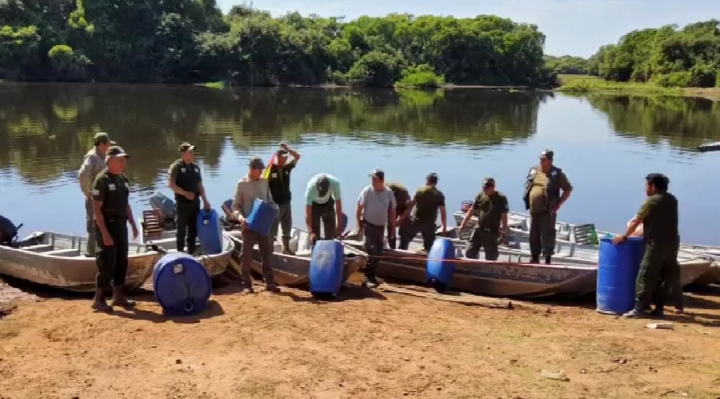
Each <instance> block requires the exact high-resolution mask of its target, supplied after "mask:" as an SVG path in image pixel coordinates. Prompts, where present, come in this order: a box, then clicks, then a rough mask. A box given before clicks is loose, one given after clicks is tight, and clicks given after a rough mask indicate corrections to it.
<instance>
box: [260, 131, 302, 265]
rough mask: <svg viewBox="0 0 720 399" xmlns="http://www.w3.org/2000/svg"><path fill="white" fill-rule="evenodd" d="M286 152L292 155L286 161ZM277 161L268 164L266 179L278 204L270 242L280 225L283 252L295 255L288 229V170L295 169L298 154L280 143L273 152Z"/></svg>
mask: <svg viewBox="0 0 720 399" xmlns="http://www.w3.org/2000/svg"><path fill="white" fill-rule="evenodd" d="M288 154H290V155H292V157H293V159H292V161H290V162H288V161H287V157H288ZM275 156H276V158H277V161H276V163H275V165H272V166H270V171H269V172H270V173H269V174H268V177H267V181H268V185H269V186H270V193H271V194H272V197H273V200H274V201H275V203H276V204H277V205H278V210H279V214H278V217H277V218H276V219H275V222H274V223H273V225H272V230H271V232H270V237H271V240H272V242H275V240H276V239H277V234H278V230H279V228H280V227H282V234H283V236H282V243H283V253H284V254H288V255H295V254H294V253H293V252H292V251H291V250H290V229H291V228H292V204H291V203H290V200H291V199H292V193H291V192H290V172H292V170H293V169H295V166H297V163H298V161H300V154H298V153H297V152H295V151H294V150H292V149H290V148H289V147H288V146H287V144H280V150H278V151H277V153H275Z"/></svg>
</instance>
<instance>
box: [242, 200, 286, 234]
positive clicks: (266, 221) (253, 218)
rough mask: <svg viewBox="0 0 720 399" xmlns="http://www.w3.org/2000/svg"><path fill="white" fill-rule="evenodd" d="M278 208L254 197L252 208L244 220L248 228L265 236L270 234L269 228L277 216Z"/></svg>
mask: <svg viewBox="0 0 720 399" xmlns="http://www.w3.org/2000/svg"><path fill="white" fill-rule="evenodd" d="M278 213H279V211H278V208H277V206H273V205H270V204H268V203H267V202H265V201H263V200H261V199H256V200H255V202H253V207H252V210H251V211H250V215H248V217H247V219H246V222H247V224H248V227H249V228H250V230H252V231H254V232H256V233H258V234H260V235H263V236H267V235H270V228H272V225H273V222H275V219H276V218H277V217H278Z"/></svg>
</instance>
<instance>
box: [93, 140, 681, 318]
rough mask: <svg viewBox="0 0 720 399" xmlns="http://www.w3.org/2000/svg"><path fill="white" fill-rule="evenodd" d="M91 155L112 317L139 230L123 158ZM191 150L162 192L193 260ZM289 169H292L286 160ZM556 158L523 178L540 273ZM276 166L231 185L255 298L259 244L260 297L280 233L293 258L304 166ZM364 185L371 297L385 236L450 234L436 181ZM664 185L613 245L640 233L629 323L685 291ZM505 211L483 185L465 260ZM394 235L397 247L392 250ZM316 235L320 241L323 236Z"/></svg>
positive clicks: (548, 254) (489, 249)
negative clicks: (274, 213)
mask: <svg viewBox="0 0 720 399" xmlns="http://www.w3.org/2000/svg"><path fill="white" fill-rule="evenodd" d="M94 141H95V142H94V148H93V149H92V150H90V151H89V152H88V153H87V155H86V156H85V159H84V162H83V165H82V167H81V169H80V173H79V175H80V184H81V188H82V191H83V193H84V195H85V197H86V204H85V205H86V206H85V208H86V212H87V216H86V218H87V230H88V233H89V235H90V239H89V243H88V248H87V256H95V257H96V259H97V264H98V275H97V281H96V285H97V287H96V295H95V299H94V301H93V307H94V308H95V309H98V310H108V309H110V306H108V305H107V303H106V302H105V299H104V290H105V289H106V288H107V287H108V286H110V285H111V283H112V286H113V302H112V304H113V305H118V306H126V307H128V306H134V302H133V301H131V300H129V299H127V298H126V297H125V296H124V295H123V293H122V286H123V284H124V281H125V274H126V272H127V247H128V243H127V223H128V222H129V223H130V225H131V227H132V231H133V236H134V237H137V235H138V229H137V226H136V223H135V220H134V218H133V216H132V209H131V208H130V205H129V203H128V195H129V187H128V184H129V182H128V180H127V177H125V175H124V174H123V171H124V168H125V163H126V159H127V158H129V155H128V154H127V153H125V151H124V150H123V149H122V148H120V147H118V146H117V145H116V143H115V142H113V141H111V140H110V137H109V136H108V134H107V133H98V134H96V135H95V139H94ZM194 150H195V146H193V145H191V144H189V143H183V144H182V145H181V146H180V148H179V151H180V159H178V160H177V161H175V162H174V163H173V164H172V165H171V166H170V169H169V173H168V175H169V178H168V186H169V187H170V189H171V190H172V191H173V192H174V193H175V200H176V224H177V249H178V251H185V250H187V252H188V253H191V254H192V253H193V252H194V251H195V243H196V239H197V214H198V212H199V210H200V200H201V199H202V205H203V208H205V209H210V207H211V206H210V203H209V201H208V200H207V197H206V195H205V189H204V187H203V184H202V174H201V172H200V168H199V166H198V165H196V164H195V163H194ZM289 156H292V160H290V161H288V157H289ZM553 158H554V153H553V151H551V150H545V151H543V152H542V153H541V154H540V162H539V164H538V165H536V166H534V167H532V168H531V169H530V171H529V172H528V175H527V178H526V183H525V192H524V198H523V199H524V202H525V208H526V209H527V210H529V212H530V252H531V263H536V264H537V263H540V257H541V255H542V256H543V257H544V261H545V263H546V264H550V263H551V261H552V259H551V258H552V255H553V254H554V248H555V234H556V230H555V223H556V217H557V212H558V211H559V210H560V208H561V207H562V206H563V204H564V203H565V202H566V201H567V200H568V198H569V197H570V194H571V192H572V189H573V188H572V185H571V184H570V182H569V180H568V178H567V176H566V175H565V173H564V172H563V171H562V170H561V169H560V168H558V167H556V166H555V165H554V164H553ZM273 159H274V162H273V163H272V164H271V165H270V167H269V168H268V167H266V165H265V163H264V162H263V160H262V159H261V158H259V157H252V158H251V159H250V162H249V170H248V173H247V175H245V176H244V177H242V178H241V179H240V180H239V181H238V183H237V186H236V190H235V196H234V199H233V202H232V206H231V216H232V217H233V218H234V219H235V220H236V221H237V222H238V223H239V224H240V225H241V226H242V242H243V246H242V249H241V271H242V277H243V280H244V284H245V289H246V290H247V291H249V292H252V291H253V286H252V279H251V277H250V264H251V263H252V262H253V247H254V246H255V244H256V243H257V245H258V247H259V251H260V255H261V259H262V271H263V276H264V279H265V283H266V290H268V291H270V292H278V291H279V288H278V286H277V285H276V284H275V282H274V276H273V270H272V265H271V259H272V255H273V251H274V249H273V242H274V241H275V239H276V237H277V235H278V233H279V232H280V228H282V243H283V252H284V253H286V254H292V250H291V248H290V238H291V237H290V230H291V228H292V206H291V201H292V192H291V189H290V187H291V185H290V176H291V172H292V170H293V169H294V168H295V167H296V166H297V164H298V161H299V160H300V154H298V153H297V152H296V151H294V150H292V149H290V148H289V147H288V146H287V145H286V144H281V148H280V149H279V150H278V151H277V152H276V153H275V157H274V158H273ZM369 177H370V178H371V183H370V185H368V186H367V187H365V188H364V189H363V190H362V191H361V192H360V195H359V197H358V199H357V204H356V212H355V218H356V223H357V226H358V232H357V233H358V234H359V235H362V237H363V242H364V247H365V251H366V252H367V253H368V255H370V259H369V261H368V264H367V266H366V268H365V279H364V284H365V285H366V286H367V287H370V288H374V287H376V286H377V285H378V280H377V275H376V272H377V265H378V262H379V257H380V256H382V252H383V247H384V241H385V232H386V231H387V242H388V246H389V247H390V248H391V249H396V248H399V249H403V250H407V249H408V247H409V244H410V242H411V241H412V240H413V239H414V237H415V236H416V235H417V234H418V233H419V234H421V235H422V238H423V249H424V250H425V251H426V252H429V250H430V248H431V246H432V244H433V242H434V241H435V237H436V233H437V230H436V220H437V217H438V213H439V214H440V220H441V226H442V234H443V235H445V234H446V232H447V210H446V206H445V196H444V194H443V193H442V192H441V191H440V190H439V189H438V188H437V184H438V175H437V174H435V173H430V174H429V175H427V177H426V179H425V185H424V186H422V187H420V188H418V189H417V190H416V192H415V193H414V195H413V196H410V195H409V192H408V190H407V188H405V186H403V185H402V184H400V183H393V182H386V181H385V173H384V172H383V171H382V170H379V169H376V170H374V171H373V172H372V173H371V174H370V175H369ZM668 184H669V179H667V177H665V176H664V175H661V174H650V175H648V176H647V178H646V193H647V195H648V199H647V200H646V202H645V204H644V205H643V207H642V208H641V209H640V211H639V212H638V214H637V216H636V217H635V218H634V219H633V221H632V222H631V223H630V224H629V226H628V229H627V231H626V233H625V234H624V235H622V236H617V237H615V238H614V240H613V241H614V242H615V243H616V244H620V243H622V242H623V241H624V240H626V239H627V236H630V235H632V234H633V233H634V232H635V230H636V229H637V228H638V227H639V225H640V224H641V223H642V224H643V238H644V241H645V246H646V250H645V257H644V258H643V261H642V265H641V269H640V274H639V275H638V278H637V289H636V295H637V300H636V306H635V309H633V310H632V311H631V312H629V313H628V314H627V316H628V317H636V316H641V315H643V314H645V313H647V312H648V310H649V309H650V306H651V303H652V302H654V303H655V305H656V307H655V309H654V310H653V313H654V314H656V315H657V314H662V309H663V305H664V303H665V300H666V299H667V298H668V297H669V296H670V295H671V294H673V296H674V301H675V302H676V304H675V305H676V311H677V312H681V311H682V297H681V292H678V289H677V286H678V284H679V280H680V276H679V272H680V269H679V265H678V263H677V253H678V250H679V234H678V216H677V214H678V210H677V199H676V198H675V197H674V196H673V195H672V194H670V193H668V192H667V190H668ZM256 199H261V200H263V201H265V202H266V203H268V204H270V205H271V206H276V207H277V208H278V217H277V218H276V220H275V221H274V223H273V226H272V228H271V232H270V234H269V235H262V234H259V233H258V232H255V231H253V230H252V229H250V228H249V227H248V225H247V222H246V220H247V218H248V217H249V215H250V213H251V211H252V207H253V203H254V201H255V200H256ZM508 212H509V203H508V200H507V197H506V196H505V195H503V194H502V193H501V192H499V191H497V190H496V182H495V179H493V178H491V177H489V178H486V179H484V181H483V184H482V190H481V191H480V192H479V193H478V194H477V195H476V197H475V199H474V201H473V203H472V205H471V206H470V209H468V211H467V213H466V215H465V217H464V219H463V221H462V222H461V224H460V228H459V230H460V231H462V230H463V229H464V228H465V226H466V225H467V223H468V222H469V221H470V220H471V219H472V218H473V217H476V218H477V223H476V226H475V227H474V230H473V232H472V235H471V238H470V243H469V245H468V247H467V249H466V256H467V257H468V258H473V259H475V258H477V257H478V255H479V252H480V250H481V249H482V250H483V252H484V253H485V259H486V260H489V261H494V260H497V258H498V255H499V245H500V244H501V243H507V235H508ZM342 217H343V203H342V194H341V185H340V181H339V180H338V179H337V178H336V177H334V176H332V175H330V174H327V173H321V174H318V175H315V176H313V177H312V178H311V179H310V181H309V182H308V184H307V187H306V191H305V225H306V226H307V229H308V233H309V235H310V239H311V241H312V243H313V245H314V243H315V242H316V241H317V240H318V239H320V238H322V239H325V240H331V239H335V238H338V237H340V236H341V234H342V233H343V230H344V228H345V226H344V223H343V220H342ZM396 231H397V233H398V234H399V236H400V237H399V238H400V243H399V246H398V245H397V237H396ZM321 232H322V235H321Z"/></svg>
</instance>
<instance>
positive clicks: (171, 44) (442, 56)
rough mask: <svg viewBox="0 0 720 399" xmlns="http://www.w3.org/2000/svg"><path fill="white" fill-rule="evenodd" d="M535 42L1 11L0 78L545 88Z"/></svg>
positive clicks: (429, 24) (21, 7)
mask: <svg viewBox="0 0 720 399" xmlns="http://www.w3.org/2000/svg"><path fill="white" fill-rule="evenodd" d="M544 42H545V36H544V35H543V34H542V33H541V32H540V31H539V30H538V29H537V26H535V25H528V24H520V23H515V22H513V21H511V20H509V19H504V18H500V17H495V16H478V17H476V18H464V19H457V18H453V17H436V16H420V17H413V16H411V15H405V14H391V15H388V16H386V17H382V18H371V17H361V18H359V19H357V20H355V21H350V22H344V21H343V20H342V18H321V17H318V16H316V15H310V16H308V17H303V16H301V15H300V14H298V13H288V14H287V15H284V16H282V17H280V18H272V17H271V15H270V13H268V12H265V11H260V10H256V9H253V8H251V7H248V6H245V5H241V6H235V7H233V8H232V9H231V10H230V11H229V12H228V13H227V14H226V15H223V13H222V12H221V10H220V9H219V8H218V7H217V5H216V3H215V0H172V1H167V0H142V1H140V0H93V1H84V0H3V1H0V78H3V77H4V78H5V79H24V80H54V81H117V82H215V81H222V82H226V83H230V84H236V85H284V84H303V85H316V84H323V83H338V84H344V83H346V82H347V83H351V84H353V85H358V86H374V87H381V86H391V85H393V84H394V83H396V82H398V81H405V82H406V83H407V84H410V85H420V86H423V85H435V84H438V83H442V82H443V81H447V82H451V83H456V84H516V85H534V86H538V85H549V84H553V83H554V80H555V77H554V75H553V74H552V73H551V72H550V71H549V70H547V69H546V68H545V67H544V62H543V46H544Z"/></svg>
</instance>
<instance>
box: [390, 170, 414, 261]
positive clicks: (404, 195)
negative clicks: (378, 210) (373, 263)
mask: <svg viewBox="0 0 720 399" xmlns="http://www.w3.org/2000/svg"><path fill="white" fill-rule="evenodd" d="M385 187H387V188H389V189H390V190H392V192H393V195H394V196H395V202H396V203H397V205H396V206H395V215H397V218H398V219H397V221H396V225H397V227H398V233H397V236H400V237H406V236H407V235H408V233H409V230H410V228H411V226H410V219H407V218H406V219H405V220H404V221H403V223H402V224H400V223H399V222H400V218H401V217H402V215H403V214H404V213H405V211H406V210H407V207H408V205H410V193H409V192H408V189H407V188H405V186H403V185H402V184H400V183H385ZM388 228H390V224H388ZM391 233H394V232H391V231H388V237H397V236H396V235H395V234H391ZM388 247H390V249H396V247H397V239H395V240H390V239H388ZM400 249H407V245H406V247H405V248H400Z"/></svg>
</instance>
